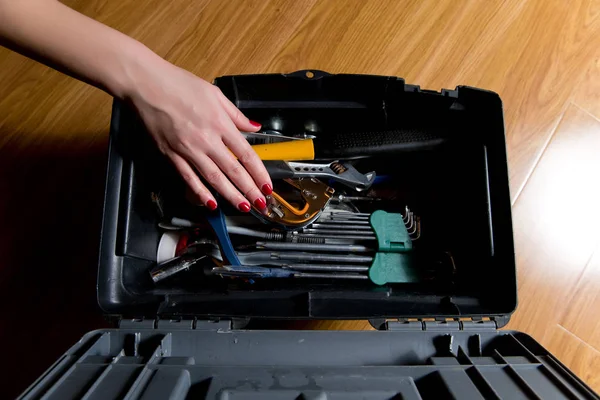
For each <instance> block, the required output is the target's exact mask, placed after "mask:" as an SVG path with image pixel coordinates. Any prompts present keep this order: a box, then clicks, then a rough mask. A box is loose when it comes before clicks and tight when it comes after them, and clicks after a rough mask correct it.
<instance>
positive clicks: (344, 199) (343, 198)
mask: <svg viewBox="0 0 600 400" xmlns="http://www.w3.org/2000/svg"><path fill="white" fill-rule="evenodd" d="M331 200H333V201H339V202H342V203H343V202H351V201H381V199H380V198H379V197H370V196H346V195H345V194H340V195H337V196H335V197H334V198H332V199H331Z"/></svg>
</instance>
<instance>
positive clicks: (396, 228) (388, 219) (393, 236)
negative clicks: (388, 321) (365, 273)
mask: <svg viewBox="0 0 600 400" xmlns="http://www.w3.org/2000/svg"><path fill="white" fill-rule="evenodd" d="M370 223H371V227H372V228H373V231H374V232H375V236H376V237H377V243H378V252H377V253H376V254H375V258H374V260H373V264H372V265H371V268H370V269H369V278H370V279H371V281H372V282H373V283H375V284H376V285H385V284H386V283H410V282H418V281H419V275H418V273H417V270H416V268H415V267H414V265H413V264H414V263H413V255H412V254H410V251H411V250H412V240H411V239H410V236H409V234H408V231H407V229H406V225H405V224H404V220H403V219H402V214H396V213H388V212H385V211H383V210H377V211H375V212H373V214H371V218H370Z"/></svg>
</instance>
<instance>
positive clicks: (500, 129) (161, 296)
mask: <svg viewBox="0 0 600 400" xmlns="http://www.w3.org/2000/svg"><path fill="white" fill-rule="evenodd" d="M307 72H308V71H298V72H296V73H293V74H288V75H278V74H270V75H247V76H235V77H233V76H227V77H222V78H218V79H217V80H216V82H215V83H216V84H217V85H218V86H219V87H220V88H221V89H222V90H223V92H224V93H225V95H227V96H228V97H229V98H230V99H231V100H232V101H233V102H234V103H235V104H236V105H237V106H238V107H239V108H240V109H241V110H242V111H243V112H244V113H245V114H246V115H247V116H249V117H250V118H251V119H253V120H256V121H259V122H261V123H262V125H263V128H264V129H273V130H278V131H282V132H307V131H308V132H309V133H314V135H315V136H317V137H323V136H326V135H327V134H328V132H350V131H381V130H386V129H396V128H402V129H415V130H427V131H434V132H443V134H444V135H445V136H446V137H448V138H450V141H449V142H450V143H449V144H447V145H444V146H441V147H440V148H436V149H429V150H427V151H408V152H404V153H402V154H394V155H392V156H386V155H382V156H378V157H375V158H369V159H364V160H359V161H358V163H357V164H356V165H357V168H359V169H360V170H364V171H367V170H376V171H377V172H378V174H383V175H388V176H392V182H394V184H395V185H397V188H398V191H397V193H396V194H395V196H396V197H394V198H395V199H396V200H397V203H398V207H399V208H400V207H403V206H404V205H405V204H410V205H411V207H414V208H415V210H417V212H419V213H420V215H422V216H423V224H424V225H425V224H427V237H426V238H425V237H424V238H423V239H426V240H423V241H420V243H419V245H420V248H419V249H418V250H419V252H421V253H422V254H424V255H425V257H424V258H423V260H424V261H422V265H421V266H422V267H429V266H428V265H427V263H428V262H431V261H430V259H429V258H428V257H427V255H428V254H429V253H434V252H436V251H443V252H451V254H452V256H453V258H454V259H455V264H454V262H453V265H454V266H455V270H454V271H453V272H452V274H450V275H448V276H445V275H443V276H441V277H438V279H437V280H435V282H418V283H411V284H390V285H384V286H377V285H374V284H372V283H371V282H368V281H365V282H358V283H356V282H349V281H341V282H326V283H323V282H315V281H311V280H284V281H281V280H278V279H272V280H265V281H264V282H256V283H255V284H254V285H250V286H249V284H248V283H243V284H239V283H236V282H235V281H231V280H222V281H221V283H216V284H215V282H214V281H211V282H210V284H202V283H201V282H199V281H197V280H193V279H185V278H184V279H181V280H179V281H177V280H175V281H174V283H173V284H170V285H166V286H160V285H154V284H153V282H152V281H151V279H150V277H149V274H148V269H149V268H150V267H151V266H152V265H153V264H154V260H155V257H156V251H157V246H158V241H159V237H160V233H161V232H160V231H159V229H158V228H157V222H158V217H157V215H156V210H155V208H154V205H153V204H152V202H151V201H150V193H155V192H162V193H180V192H181V191H182V189H183V187H182V183H181V181H180V180H179V179H178V178H177V175H176V174H175V172H174V170H173V169H172V167H171V166H170V165H169V164H168V163H167V162H166V161H165V160H164V158H163V157H162V156H161V155H160V154H159V153H158V152H157V150H156V148H155V146H154V145H153V144H152V143H151V141H150V139H149V137H148V135H147V134H146V133H145V132H144V129H143V127H142V124H141V123H140V121H139V120H138V119H137V118H136V117H135V114H134V113H133V112H132V111H131V110H129V109H128V108H127V107H126V106H124V105H123V104H121V103H119V102H115V104H114V107H113V116H112V123H111V141H110V150H109V165H108V173H107V184H106V194H105V209H104V222H103V227H102V243H101V256H100V263H99V269H98V301H99V304H100V306H101V308H102V309H103V310H104V311H105V312H106V314H107V315H108V316H111V317H113V318H114V319H115V320H116V321H118V325H119V327H118V329H112V330H110V329H109V330H100V331H94V332H90V333H88V334H87V335H85V336H84V337H83V338H82V340H81V341H80V342H79V343H77V344H76V345H75V346H74V347H73V348H71V349H70V350H69V351H68V352H67V353H66V354H65V356H64V357H63V358H61V359H59V360H58V361H57V362H56V364H55V365H54V366H52V367H51V368H50V369H49V370H48V371H47V372H46V373H45V374H44V375H43V376H42V377H40V378H39V380H38V381H37V382H35V383H34V384H33V385H32V386H31V387H30V388H29V389H28V390H27V391H26V392H25V393H24V394H23V398H47V399H54V398H56V399H68V398H86V399H95V398H98V399H111V398H128V399H129V398H144V399H146V398H157V399H162V398H173V399H177V398H182V399H183V398H221V399H234V398H235V399H242V398H243V399H249V398H253V399H254V398H256V399H266V398H289V399H299V398H306V399H308V398H315V399H316V398H319V399H325V398H327V399H329V398H331V399H335V398H344V399H352V398H373V399H379V398H381V399H384V398H385V399H387V398H436V399H437V398H511V399H513V398H552V399H557V398H571V399H572V398H594V399H597V398H599V397H598V396H597V395H595V394H594V393H593V392H592V391H591V390H590V389H589V388H588V387H587V386H586V385H585V384H584V383H583V382H582V381H580V380H579V379H578V378H577V377H576V376H574V375H573V374H572V373H571V372H570V371H569V370H568V369H567V368H565V367H564V366H563V365H562V364H561V363H560V362H559V361H557V360H556V359H555V358H554V357H553V356H552V355H551V354H550V353H548V352H547V351H546V350H545V349H544V348H542V347H541V346H540V345H539V344H538V343H537V342H536V341H535V340H534V339H532V338H530V337H529V336H527V335H525V334H523V333H519V332H513V331H498V330H497V329H498V328H499V327H502V326H504V325H505V324H506V323H507V322H508V319H509V318H510V315H511V313H512V312H513V310H514V308H515V307H516V303H517V299H516V271H515V261H514V247H513V239H512V225H511V214H510V196H509V189H508V174H507V163H506V151H505V138H504V122H503V115H502V103H501V100H500V98H499V97H498V95H496V94H495V93H492V92H488V91H484V90H480V89H475V88H469V87H457V88H456V89H455V90H442V91H441V92H431V91H425V90H420V89H419V87H417V86H413V85H407V84H405V82H404V81H403V80H402V79H399V78H395V77H384V76H366V75H365V76H362V75H329V74H327V73H325V72H322V71H310V73H307ZM386 204H387V203H386ZM180 206H181V207H182V208H185V207H186V205H185V204H184V203H182V204H180ZM391 208H394V207H393V206H392V207H391ZM392 211H393V210H392ZM423 229H425V227H424V228H423ZM253 318H255V319H259V318H273V319H290V318H297V319H311V318H312V319H322V318H340V319H343V318H348V319H369V321H370V322H371V324H372V325H373V326H375V327H376V328H378V329H379V331H358V332H357V331H354V332H351V331H342V332H340V331H267V330H249V329H245V327H246V324H247V323H248V321H249V320H251V319H253Z"/></svg>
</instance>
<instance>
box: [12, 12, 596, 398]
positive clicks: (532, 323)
mask: <svg viewBox="0 0 600 400" xmlns="http://www.w3.org/2000/svg"><path fill="white" fill-rule="evenodd" d="M66 3H67V4H69V5H71V6H73V7H74V8H76V9H77V10H79V11H81V12H83V13H85V14H87V15H89V16H91V17H93V18H96V19H98V20H100V21H102V22H104V23H107V24H108V25H111V26H113V27H115V28H117V29H119V30H121V31H123V32H125V33H127V34H129V35H131V36H133V37H135V38H137V39H139V40H141V41H142V42H143V43H145V44H146V45H147V46H149V47H150V48H152V49H153V50H155V51H156V52H157V53H158V54H160V55H161V56H164V57H165V58H166V59H168V60H170V61H172V62H174V63H176V64H178V65H180V66H182V67H185V68H187V69H189V70H191V71H192V72H194V73H196V74H198V75H199V76H201V77H203V78H205V79H209V80H210V79H212V78H214V77H215V76H219V75H224V74H243V73H266V72H291V71H294V70H298V69H320V70H325V71H329V72H332V73H338V72H346V73H361V74H381V75H395V76H400V77H404V78H405V79H406V81H407V82H408V83H413V84H419V85H421V86H422V87H423V88H430V89H435V90H439V89H440V88H454V87H455V86H456V85H471V86H476V87H481V88H486V89H490V90H493V91H496V92H498V93H499V94H500V95H501V97H502V99H503V101H504V111H505V118H506V129H507V135H508V143H507V146H508V154H509V164H510V165H509V167H510V177H511V189H512V199H513V210H514V228H515V240H516V246H517V261H518V282H519V307H518V310H517V312H516V313H515V314H514V317H513V319H512V320H511V322H510V325H509V326H508V327H509V328H510V329H516V330H521V331H524V332H527V333H529V334H531V335H532V336H534V337H535V338H536V339H537V340H538V341H540V342H541V343H542V345H543V346H545V347H546V348H548V349H549V350H550V351H551V352H553V353H554V354H555V355H556V356H557V357H558V358H559V359H560V360H562V361H563V362H564V363H565V364H566V365H567V366H568V367H570V368H571V369H572V370H573V371H574V372H575V373H576V374H578V375H579V376H580V377H581V378H582V379H583V380H585V381H586V382H587V383H588V384H589V385H590V386H592V387H593V388H594V389H595V390H596V391H599V392H600V318H599V317H598V315H599V314H600V2H599V1H587V0H586V1H583V0H570V1H562V0H554V1H552V0H550V1H549V0H531V1H457V0H453V1H436V0H434V1H381V0H374V1H332V0H330V1H325V0H322V1H319V0H305V1H297V0H290V1H276V0H272V1H266V0H265V1H261V0H256V1H244V2H242V1H219V0H214V1H203V0H189V1H183V0H174V1H169V2H166V1H158V0H147V1H137V0H67V1H66ZM98 61H99V62H102V60H98ZM110 105H111V99H110V98H109V97H108V96H107V95H105V94H103V93H102V92H100V91H98V90H96V89H93V88H91V87H88V86H86V85H84V84H83V83H79V82H76V81H74V80H72V79H69V78H67V77H65V76H62V75H60V74H59V73H57V72H54V71H51V70H49V69H47V68H45V67H43V66H41V65H39V64H36V63H34V62H32V61H29V60H27V59H25V58H24V57H21V56H19V55H16V54H13V53H10V52H9V51H7V50H4V49H0V221H2V225H1V227H0V232H1V233H0V234H1V238H0V239H1V240H0V255H1V258H0V285H1V286H0V293H1V294H0V296H1V297H0V304H1V305H2V307H3V309H4V310H6V311H3V313H2V314H3V318H2V329H1V332H0V338H1V339H2V341H1V343H16V344H18V346H17V345H15V346H8V347H11V348H9V349H8V355H6V354H7V353H6V351H5V359H7V360H16V359H19V358H20V357H22V356H29V357H32V358H33V357H35V359H37V360H40V362H41V363H42V364H43V365H41V366H30V364H27V363H26V362H25V361H23V363H22V364H23V365H24V366H29V367H28V368H29V369H28V371H29V374H30V375H27V374H19V375H23V376H18V377H15V381H14V384H15V387H16V388H17V389H15V390H17V391H20V390H22V389H23V388H24V385H26V384H27V383H29V382H31V380H32V379H33V378H34V377H35V376H37V375H38V374H39V373H40V372H42V370H43V369H45V368H46V367H47V366H49V365H50V363H51V362H52V361H53V360H54V359H55V358H56V357H57V356H58V355H60V354H62V353H63V351H64V350H65V349H66V347H67V346H68V345H70V344H71V343H73V342H74V341H75V340H76V339H77V338H78V337H80V336H81V334H83V333H84V332H85V331H88V330H91V329H93V328H96V327H101V326H104V325H105V323H104V322H103V321H102V319H101V317H100V315H99V310H98V308H97V307H96V304H95V277H94V275H93V273H94V269H95V268H96V256H97V248H96V247H97V242H98V233H99V230H100V216H101V214H102V208H101V207H102V191H103V185H104V168H105V165H104V163H105V159H106V154H105V152H106V143H107V132H108V127H109V117H110ZM57 264H58V265H59V267H58V268H57V267H55V266H52V265H57ZM47 282H53V284H52V286H50V287H49V285H48V284H47ZM57 282H58V283H57ZM69 285H71V287H72V288H73V290H72V291H71V292H69V291H68V290H67V289H66V288H68V287H69ZM308 327H311V328H317V329H338V328H341V329H368V326H367V324H366V323H365V322H362V321H357V322H318V323H311V324H309V326H308ZM37 339H39V342H37V343H36V342H35V340H37ZM30 359H31V358H30ZM31 374H33V376H31ZM15 393H16V392H15Z"/></svg>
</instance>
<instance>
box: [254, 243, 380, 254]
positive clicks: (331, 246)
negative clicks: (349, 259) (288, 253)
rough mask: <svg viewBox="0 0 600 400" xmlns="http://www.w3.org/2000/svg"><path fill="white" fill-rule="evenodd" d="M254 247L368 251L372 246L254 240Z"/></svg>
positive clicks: (345, 251) (341, 251)
mask: <svg viewBox="0 0 600 400" xmlns="http://www.w3.org/2000/svg"><path fill="white" fill-rule="evenodd" d="M256 247H258V248H262V249H266V250H297V251H333V252H340V253H347V252H353V253H368V252H371V251H373V249H372V248H370V247H367V246H363V245H359V244H312V243H287V242H256Z"/></svg>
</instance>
